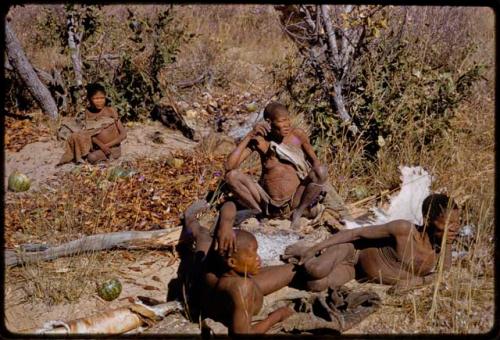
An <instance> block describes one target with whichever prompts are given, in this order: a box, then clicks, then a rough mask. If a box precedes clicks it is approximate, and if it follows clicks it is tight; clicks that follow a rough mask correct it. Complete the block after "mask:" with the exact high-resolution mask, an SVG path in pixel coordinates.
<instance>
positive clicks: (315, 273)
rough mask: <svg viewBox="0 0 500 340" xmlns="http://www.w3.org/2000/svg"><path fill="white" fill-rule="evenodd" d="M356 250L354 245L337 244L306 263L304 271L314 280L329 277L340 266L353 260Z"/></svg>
mask: <svg viewBox="0 0 500 340" xmlns="http://www.w3.org/2000/svg"><path fill="white" fill-rule="evenodd" d="M355 252H356V250H355V249H354V246H353V245H352V243H342V244H337V245H334V246H331V247H328V248H326V249H325V251H324V252H323V253H322V254H321V255H320V256H317V257H313V258H311V259H309V260H308V261H306V263H304V269H305V271H306V272H307V274H308V275H309V276H310V278H311V279H313V280H319V279H322V278H325V277H327V276H328V275H329V274H330V273H331V272H332V270H334V269H335V268H336V267H337V266H338V265H339V264H341V263H345V262H346V261H349V260H351V259H352V258H353V257H354V256H355Z"/></svg>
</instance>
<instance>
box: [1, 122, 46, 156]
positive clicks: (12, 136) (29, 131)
mask: <svg viewBox="0 0 500 340" xmlns="http://www.w3.org/2000/svg"><path fill="white" fill-rule="evenodd" d="M28 117H29V116H28ZM4 124H5V125H4V127H5V136H4V138H5V139H4V143H5V149H7V150H10V151H14V152H18V151H19V150H21V149H22V148H23V147H24V146H25V145H27V144H30V143H34V142H37V141H39V140H40V139H41V138H42V137H50V130H49V128H47V127H46V126H45V125H44V124H40V123H37V122H36V120H34V119H17V118H14V117H11V116H5V122H4Z"/></svg>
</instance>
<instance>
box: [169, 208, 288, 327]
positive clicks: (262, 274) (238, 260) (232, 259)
mask: <svg viewBox="0 0 500 340" xmlns="http://www.w3.org/2000/svg"><path fill="white" fill-rule="evenodd" d="M207 207H208V204H207V202H206V201H198V202H195V203H193V204H192V205H191V206H190V207H188V209H187V210H186V212H185V213H184V228H183V231H182V234H181V239H180V241H179V242H185V241H186V240H192V241H195V243H196V249H195V252H196V254H198V255H201V258H202V260H201V267H202V268H201V276H202V278H197V279H198V280H203V283H202V284H201V287H200V289H201V291H202V296H201V307H202V314H201V316H202V318H205V317H210V318H213V319H215V320H217V321H221V322H223V323H224V324H226V325H227V326H228V329H229V333H230V334H247V333H257V334H258V333H265V332H266V331H267V330H268V329H269V328H270V327H272V326H273V325H274V324H276V323H277V322H279V321H282V320H284V319H285V318H287V317H288V316H290V315H291V314H292V313H293V310H291V309H290V308H288V307H283V308H279V309H277V310H275V311H274V312H272V313H270V314H269V315H268V316H267V318H265V319H264V320H261V321H259V322H257V323H254V324H252V317H253V316H254V315H256V314H257V313H258V312H259V311H260V309H261V308H262V303H263V298H264V295H267V294H270V293H272V292H274V291H276V290H278V289H280V288H282V287H285V286H286V285H287V284H288V283H290V282H291V281H292V279H293V277H294V275H295V271H294V266H293V265H291V264H286V265H279V266H271V267H264V268H261V267H260V258H259V256H258V255H257V247H258V244H257V240H256V239H255V237H254V236H253V235H252V234H251V233H249V232H246V231H243V230H238V231H235V233H236V245H237V250H236V251H235V252H234V253H233V254H231V256H221V255H220V254H219V253H218V252H216V251H215V250H214V247H213V246H214V243H213V239H212V237H211V236H210V234H209V232H208V230H207V229H206V228H204V227H202V226H201V225H200V224H199V221H198V220H197V218H196V214H197V213H199V212H200V211H202V210H204V209H206V208H207ZM189 269H190V270H191V271H196V270H197V269H195V268H189Z"/></svg>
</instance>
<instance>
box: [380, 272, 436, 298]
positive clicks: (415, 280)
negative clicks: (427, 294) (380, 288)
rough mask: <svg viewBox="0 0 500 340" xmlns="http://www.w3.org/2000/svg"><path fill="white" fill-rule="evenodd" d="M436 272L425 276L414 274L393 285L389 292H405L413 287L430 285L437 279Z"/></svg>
mask: <svg viewBox="0 0 500 340" xmlns="http://www.w3.org/2000/svg"><path fill="white" fill-rule="evenodd" d="M436 276H437V274H436V273H430V274H428V275H425V276H414V277H412V278H411V279H408V280H401V281H398V283H396V284H395V285H393V286H392V287H391V288H390V289H389V290H388V291H387V292H388V293H389V294H393V293H404V292H407V291H409V290H411V289H413V288H418V287H422V286H426V285H429V284H431V283H433V282H434V280H435V279H436Z"/></svg>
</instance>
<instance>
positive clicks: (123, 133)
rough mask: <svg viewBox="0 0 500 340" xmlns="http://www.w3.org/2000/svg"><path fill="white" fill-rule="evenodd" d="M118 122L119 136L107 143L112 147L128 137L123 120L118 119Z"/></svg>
mask: <svg viewBox="0 0 500 340" xmlns="http://www.w3.org/2000/svg"><path fill="white" fill-rule="evenodd" d="M115 124H116V128H117V129H118V133H119V135H118V137H116V138H115V139H113V140H112V141H111V142H109V143H106V146H107V147H108V148H111V147H113V146H115V145H118V144H120V143H121V142H123V141H124V140H125V138H127V130H126V129H125V127H124V126H123V124H122V122H121V121H120V120H117V121H116V122H115Z"/></svg>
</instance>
